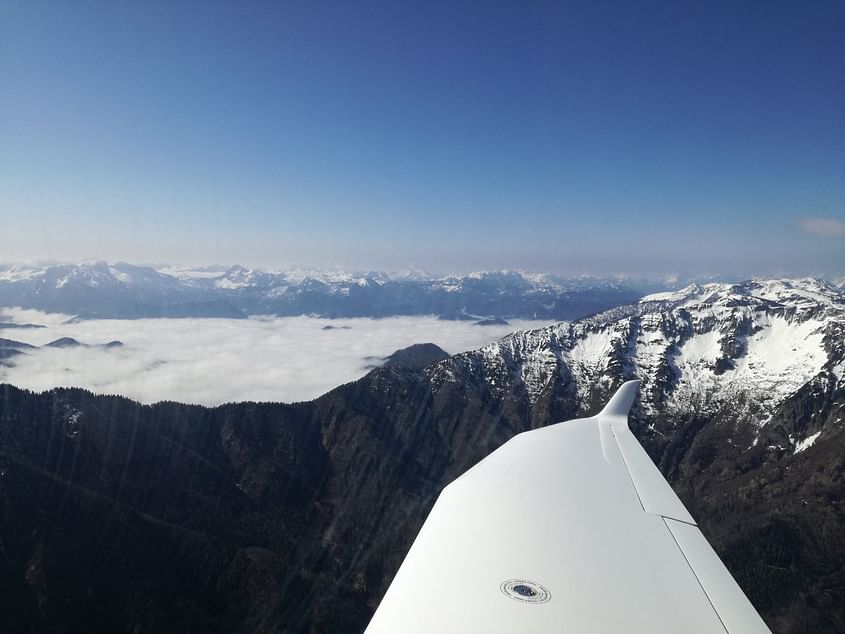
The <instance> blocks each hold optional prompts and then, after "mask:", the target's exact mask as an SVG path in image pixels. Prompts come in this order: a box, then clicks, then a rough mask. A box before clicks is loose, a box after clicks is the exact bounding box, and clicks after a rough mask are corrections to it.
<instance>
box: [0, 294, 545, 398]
mask: <svg viewBox="0 0 845 634" xmlns="http://www.w3.org/2000/svg"><path fill="white" fill-rule="evenodd" d="M2 314H3V315H4V318H3V319H0V321H8V320H9V319H10V318H11V319H12V320H14V321H15V322H18V323H39V324H44V325H46V326H47V328H40V329H14V330H0V337H5V338H7V339H15V340H17V341H23V342H25V343H30V344H33V345H38V346H41V345H44V344H45V343H48V342H50V341H53V340H55V339H58V338H59V337H73V338H74V339H76V340H78V341H80V342H81V343H85V344H91V345H93V346H94V347H88V348H44V349H41V350H37V351H34V352H31V353H29V354H27V355H26V356H23V355H19V356H17V357H15V358H14V359H13V362H14V364H15V365H14V367H4V366H0V383H12V384H13V385H17V386H19V387H24V388H29V389H32V390H46V389H50V388H53V387H57V386H78V387H84V388H86V389H89V390H92V391H94V392H97V393H110V394H122V395H124V396H128V397H130V398H132V399H136V400H139V401H141V402H143V403H152V402H156V401H160V400H174V401H182V402H189V403H200V404H204V405H216V404H219V403H224V402H230V401H244V400H254V401H287V402H291V401H302V400H309V399H312V398H315V397H316V396H319V395H320V394H323V393H324V392H327V391H328V390H330V389H332V388H334V387H336V386H338V385H340V384H342V383H346V382H348V381H352V380H355V379H357V378H359V377H361V376H363V375H364V374H365V373H366V372H367V368H366V366H367V364H368V363H370V362H369V361H367V360H366V357H367V356H376V357H385V356H387V355H389V354H390V353H392V352H393V351H394V350H397V349H398V348H403V347H405V346H408V345H410V344H412V343H422V342H429V341H430V342H433V343H436V344H437V345H439V346H440V347H441V348H443V349H444V350H446V351H447V352H450V353H453V354H454V353H457V352H462V351H464V350H472V349H475V348H478V347H481V346H483V345H485V344H487V343H490V342H491V341H494V340H496V339H498V338H500V337H503V336H504V335H506V334H508V333H509V332H511V331H513V330H521V329H527V328H537V327H540V326H542V325H545V323H546V322H538V321H527V320H515V321H513V322H512V323H511V325H510V326H485V327H481V326H475V325H473V324H472V322H455V321H441V320H438V319H436V318H435V317H393V318H388V319H334V320H331V319H320V318H312V317H284V318H254V319H244V320H234V319H140V320H97V321H84V322H80V323H70V324H69V323H64V322H65V321H66V320H67V318H68V316H66V315H56V314H44V313H40V312H37V311H31V310H20V309H14V310H8V309H6V310H3V311H2ZM326 325H333V326H335V329H333V330H323V327H324V326H326ZM342 326H348V328H342ZM111 340H119V341H121V342H123V344H124V346H123V347H120V348H113V349H110V350H104V349H102V348H99V347H96V346H97V344H103V343H106V342H108V341H111Z"/></svg>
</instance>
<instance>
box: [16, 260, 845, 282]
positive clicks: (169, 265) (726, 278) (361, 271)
mask: <svg viewBox="0 0 845 634" xmlns="http://www.w3.org/2000/svg"><path fill="white" fill-rule="evenodd" d="M97 264H105V265H107V266H109V267H113V266H117V265H121V264H125V265H128V266H132V267H138V268H149V269H153V270H155V271H156V272H158V273H162V274H164V275H168V276H171V277H177V278H178V274H179V273H180V272H183V273H188V272H192V271H193V272H207V273H220V274H224V273H226V272H228V271H230V270H232V269H237V268H240V269H243V270H245V271H249V272H253V271H257V272H262V273H270V274H277V275H278V274H287V273H303V274H310V273H313V274H336V275H350V276H355V275H359V276H366V275H385V276H387V277H388V278H390V279H403V278H412V277H415V276H417V277H421V278H424V279H443V278H449V277H473V276H476V275H484V274H496V273H500V274H518V275H521V276H523V277H530V276H545V277H550V278H554V279H559V280H584V279H586V280H589V279H595V280H615V281H622V282H624V281H626V280H630V281H637V280H652V281H656V280H660V281H663V282H665V283H671V282H675V283H679V282H684V283H690V284H707V283H717V284H719V283H722V284H734V283H741V282H745V281H763V280H801V279H815V280H821V281H824V282H828V283H830V284H832V285H834V286H839V285H841V284H843V283H845V268H843V269H840V270H839V271H838V272H833V273H830V274H825V273H809V274H801V273H794V272H786V273H779V274H772V275H767V274H751V275H743V274H741V273H740V274H730V273H716V272H702V273H691V272H688V271H681V272H677V271H660V272H653V273H648V272H637V271H608V272H606V273H598V272H589V271H581V272H577V271H568V272H555V271H549V270H538V269H526V268H491V269H464V270H454V269H451V270H448V269H443V270H426V269H422V268H419V267H418V268H413V269H411V268H406V269H398V270H395V269H394V270H391V269H377V268H372V267H371V268H343V267H340V266H333V265H328V266H324V267H307V266H297V265H293V266H289V267H262V266H251V265H248V264H243V263H241V262H233V263H222V262H206V263H200V264H183V263H173V262H137V261H136V262H132V261H127V260H105V259H102V258H91V259H79V260H58V259H44V260H30V261H3V260H0V270H2V269H4V268H5V269H6V270H8V269H9V268H12V267H31V268H49V267H56V266H94V265H97Z"/></svg>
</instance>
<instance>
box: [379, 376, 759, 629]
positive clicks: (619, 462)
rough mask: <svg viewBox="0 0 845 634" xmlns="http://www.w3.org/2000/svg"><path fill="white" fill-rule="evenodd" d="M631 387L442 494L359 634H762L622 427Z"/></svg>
mask: <svg viewBox="0 0 845 634" xmlns="http://www.w3.org/2000/svg"><path fill="white" fill-rule="evenodd" d="M637 387H638V382H637V381H629V382H628V383H625V384H624V385H622V386H621V387H620V388H619V390H618V391H617V393H616V394H615V395H614V396H613V398H612V399H611V401H610V402H609V403H608V405H607V406H606V407H605V409H604V410H603V411H602V412H601V413H600V414H599V415H598V416H595V417H593V418H585V419H579V420H573V421H569V422H565V423H560V424H557V425H552V426H549V427H545V428H543V429H537V430H534V431H530V432H525V433H522V434H519V435H517V436H515V437H514V438H512V439H511V440H510V441H508V442H507V443H505V444H504V445H502V446H501V447H500V448H499V449H497V450H496V451H494V452H493V453H492V454H490V455H489V456H488V457H487V458H485V459H484V460H482V461H481V462H479V463H478V464H477V465H475V466H474V467H473V468H472V469H470V470H469V471H467V472H466V473H464V474H463V475H462V476H460V477H459V478H457V479H456V480H455V481H454V482H452V483H451V484H450V485H449V486H447V487H446V488H445V489H444V490H443V492H442V493H441V495H440V497H439V498H438V500H437V502H436V504H435V505H434V508H433V509H432V511H431V513H430V515H429V516H428V519H427V520H426V522H425V524H424V525H423V527H422V529H421V530H420V533H419V535H418V536H417V539H416V541H415V542H414V544H413V546H412V547H411V550H410V551H409V553H408V556H407V557H406V558H405V561H404V562H403V564H402V566H401V568H400V569H399V572H398V573H397V575H396V577H395V579H394V580H393V583H392V584H391V586H390V588H389V589H388V591H387V594H386V595H385V597H384V599H383V600H382V602H381V605H380V606H379V608H378V610H377V611H376V613H375V615H374V616H373V619H372V621H371V622H370V625H369V627H368V628H367V634H413V633H423V632H424V633H426V634H431V633H440V634H443V633H460V634H469V633H476V632H477V633H479V634H496V633H502V634H513V633H514V632H519V633H521V634H533V633H541V632H542V633H551V632H579V633H581V632H601V633H607V632H648V633H649V634H653V633H655V632H684V633H688V634H692V633H697V632H714V633H721V634H724V632H730V633H731V634H735V633H743V634H744V633H748V632H768V631H769V630H768V628H767V627H766V625H765V623H764V622H763V620H762V619H761V618H760V616H759V615H758V614H757V612H756V611H755V610H754V608H753V607H752V605H751V603H750V602H749V601H748V599H747V598H746V596H745V595H744V594H743V592H742V590H740V588H739V586H738V585H737V584H736V582H735V581H734V579H733V577H731V575H730V573H729V572H728V571H727V569H726V568H725V566H724V565H723V564H722V562H721V561H720V560H719V558H718V556H717V555H716V553H715V552H714V551H713V549H712V548H711V547H710V545H709V544H708V543H707V540H706V539H705V538H704V536H703V535H702V534H701V531H699V529H698V527H697V526H696V525H695V521H694V520H693V519H692V517H691V516H690V514H689V513H688V512H687V510H686V508H684V505H683V504H682V503H681V501H680V500H679V499H678V497H677V496H676V495H675V493H674V492H673V491H672V489H671V488H670V487H669V485H668V483H667V482H666V480H665V479H664V478H663V476H662V475H661V474H660V472H659V471H658V470H657V468H656V467H655V466H654V464H653V463H652V461H651V459H650V458H649V457H648V455H647V454H646V453H645V451H644V450H643V449H642V447H641V446H640V444H639V442H638V441H637V440H636V438H635V437H634V436H633V434H632V433H631V432H630V430H629V429H628V410H629V409H630V407H631V404H632V403H633V401H634V398H635V396H636V391H637Z"/></svg>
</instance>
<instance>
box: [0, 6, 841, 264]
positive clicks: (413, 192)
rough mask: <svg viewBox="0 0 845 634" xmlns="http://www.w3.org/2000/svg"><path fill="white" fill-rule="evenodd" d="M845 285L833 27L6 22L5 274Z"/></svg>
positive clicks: (3, 16)
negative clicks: (35, 262) (577, 277)
mask: <svg viewBox="0 0 845 634" xmlns="http://www.w3.org/2000/svg"><path fill="white" fill-rule="evenodd" d="M43 258H55V259H79V258H103V259H108V260H120V259H123V260H128V261H134V262H157V261H168V262H183V263H203V262H204V263H211V262H225V263H233V262H240V263H243V264H247V265H255V266H291V265H304V266H330V265H332V266H343V267H347V268H377V269H387V270H399V269H403V268H406V267H408V266H415V267H417V268H422V269H427V270H431V271H446V270H454V271H465V270H469V269H481V268H525V269H531V270H548V271H556V272H562V273H567V272H569V273H582V272H594V273H607V272H617V271H630V272H667V273H668V272H692V273H704V272H727V273H736V274H738V275H744V274H777V273H811V274H812V273H815V274H842V273H845V3H843V2H841V1H839V0H836V1H825V0H819V1H814V2H771V1H765V2H745V1H743V2H737V1H734V0H731V1H728V2H716V1H701V2H684V1H678V0H671V1H667V2H635V3H634V2H613V3H611V2H600V1H588V2H580V3H570V2H549V3H544V2H527V1H517V2H497V1H494V0H487V1H479V2H457V1H454V0H453V1H449V2H436V1H432V0H426V1H420V2H341V1H338V2H268V3H256V2H231V3H227V2H213V1H207V0H203V1H197V2H190V1H178V2H155V1H144V2H115V1H103V2H85V1H80V0H75V1H73V2H64V1H57V2H32V1H22V2H10V1H9V0H0V260H6V261H13V260H31V259H43Z"/></svg>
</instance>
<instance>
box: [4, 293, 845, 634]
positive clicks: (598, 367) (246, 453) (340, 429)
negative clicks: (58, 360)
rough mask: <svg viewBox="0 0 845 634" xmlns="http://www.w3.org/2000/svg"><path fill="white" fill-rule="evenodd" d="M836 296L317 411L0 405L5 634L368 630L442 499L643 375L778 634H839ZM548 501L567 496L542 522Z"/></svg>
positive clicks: (328, 400) (627, 311) (662, 310)
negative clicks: (530, 435) (475, 472)
mask: <svg viewBox="0 0 845 634" xmlns="http://www.w3.org/2000/svg"><path fill="white" fill-rule="evenodd" d="M843 342H845V338H843V295H842V292H841V291H840V290H839V289H836V288H834V287H830V286H827V285H825V284H822V283H819V282H815V281H812V280H804V281H800V280H799V281H779V282H750V283H746V284H741V285H733V286H724V285H708V286H703V287H690V288H688V289H685V290H684V291H681V292H678V293H672V294H661V295H657V296H650V297H647V298H645V299H644V300H643V301H641V302H639V303H638V304H635V305H629V306H625V307H621V308H619V309H616V310H614V311H611V312H609V313H604V314H601V315H598V316H596V317H593V318H590V319H586V320H582V321H579V322H575V323H571V324H558V325H555V326H551V327H549V328H545V329H542V330H538V331H532V332H523V333H515V334H514V335H511V336H509V337H506V338H505V339H503V340H501V341H500V342H498V343H496V344H493V345H491V346H488V347H486V348H483V349H481V350H479V351H476V352H471V353H466V354H462V355H457V356H455V357H451V358H449V359H446V360H444V361H440V362H438V363H435V364H433V365H430V366H428V367H426V368H423V369H421V370H415V369H406V368H380V369H376V370H374V371H373V372H371V373H370V374H368V375H367V376H366V377H364V378H363V379H361V380H360V381H357V382H355V383H350V384H348V385H345V386H341V387H339V388H337V389H336V390H334V391H332V392H330V393H329V394H327V395H325V396H323V397H321V398H320V399H317V400H316V401H313V402H310V403H303V404H297V405H282V404H254V403H242V404H233V405H226V406H222V407H218V408H214V409H207V408H201V407H191V406H183V405H179V404H175V403H163V404H158V405H154V406H141V405H138V404H136V403H133V402H130V401H127V400H125V399H120V398H116V397H102V396H94V395H92V394H90V393H87V392H83V391H80V390H54V391H52V392H48V393H45V394H42V395H36V394H31V393H28V392H24V391H20V390H17V389H15V388H12V387H8V386H7V387H5V388H3V390H2V392H0V539H2V544H1V545H2V550H0V589H2V590H1V591H2V593H3V595H4V596H8V597H11V598H12V600H10V601H8V602H7V605H8V606H9V609H6V610H4V611H2V612H0V626H3V629H6V628H9V629H10V631H60V632H61V631H65V632H71V631H74V632H75V631H91V630H92V629H93V630H97V629H99V630H109V631H134V632H145V631H162V630H173V629H185V630H188V631H195V630H202V631H235V632H238V631H240V632H260V631H265V632H270V631H273V632H276V631H289V632H347V631H348V632H356V631H361V630H362V629H363V628H364V626H365V625H366V622H367V620H368V618H369V615H370V614H371V612H372V610H373V609H374V607H375V605H377V602H378V600H379V599H380V597H381V595H382V594H383V592H384V591H385V589H386V588H387V585H388V584H389V582H390V579H391V578H392V575H393V574H394V573H395V571H396V569H397V568H398V566H399V564H400V563H401V560H402V558H403V557H404V554H405V552H406V551H407V549H408V547H409V546H410V544H411V542H412V540H413V538H414V536H415V534H416V531H417V530H418V529H419V527H420V526H421V524H422V522H423V521H424V519H425V516H426V514H427V512H428V510H429V509H430V507H431V505H432V504H433V502H434V499H435V497H436V495H437V493H438V492H439V490H440V489H441V488H442V487H443V486H444V485H445V484H446V483H447V482H448V481H450V480H451V479H453V478H454V477H456V476H457V475H459V474H460V473H462V472H463V471H464V470H465V469H466V468H468V467H469V466H471V465H472V464H474V463H475V462H476V461H477V460H479V459H481V458H482V457H484V456H485V455H487V454H488V453H489V452H490V451H492V450H493V449H495V448H496V447H498V446H499V445H500V444H502V443H503V442H504V441H506V440H507V439H508V438H510V437H511V436H513V435H514V434H515V433H518V432H520V431H524V430H527V429H531V428H535V427H539V426H542V425H546V424H549V423H552V422H556V421H560V420H564V419H567V418H571V417H574V416H577V415H581V414H589V413H592V412H593V411H595V410H596V409H597V408H598V407H599V406H600V405H601V404H603V402H604V400H605V399H606V398H607V395H608V394H609V393H610V391H611V390H612V389H614V388H615V387H616V386H617V385H618V384H619V383H620V382H621V381H622V380H624V379H627V378H632V377H635V376H636V377H639V378H641V379H642V380H643V389H642V393H641V398H640V401H639V402H638V403H637V404H636V405H635V409H634V413H633V417H632V422H633V428H634V430H635V433H637V435H638V436H639V437H640V439H641V441H642V442H643V443H644V445H645V446H646V448H647V450H648V451H649V453H650V454H651V456H652V457H653V458H654V459H655V462H656V463H657V464H658V465H659V466H660V468H661V469H662V470H663V472H664V473H665V474H666V475H667V477H668V478H669V480H670V482H671V483H672V484H673V486H674V487H675V489H676V491H678V493H679V495H680V496H681V498H682V500H683V501H684V502H685V504H686V505H687V506H688V507H689V509H690V511H691V512H692V513H693V515H694V516H695V517H696V518H697V519H698V520H699V523H700V525H701V527H702V530H703V532H704V533H705V535H706V536H707V537H708V538H709V539H710V540H711V542H712V543H713V545H714V547H715V548H716V550H717V551H718V552H719V553H720V555H721V556H722V557H723V559H724V560H725V563H726V564H727V565H728V567H729V569H731V571H732V572H733V573H734V575H735V576H736V577H737V580H738V581H739V582H740V585H741V586H742V587H743V588H744V589H745V591H746V592H747V593H748V595H749V597H750V598H751V600H752V602H753V603H754V604H755V606H756V607H757V608H758V609H759V610H760V611H761V613H762V614H763V616H764V618H766V620H767V621H768V622H769V624H770V625H771V626H772V628H773V629H774V630H776V631H795V632H799V631H813V632H821V631H837V630H840V631H841V630H842V629H843V628H845V610H843V608H842V606H843V605H845V540H843V536H845V517H844V516H843V512H842V508H841V504H842V492H843V474H845V434H843V433H842V430H843V416H845V409H843V408H845V385H844V384H843V348H845V343H843ZM550 503H553V501H550Z"/></svg>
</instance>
